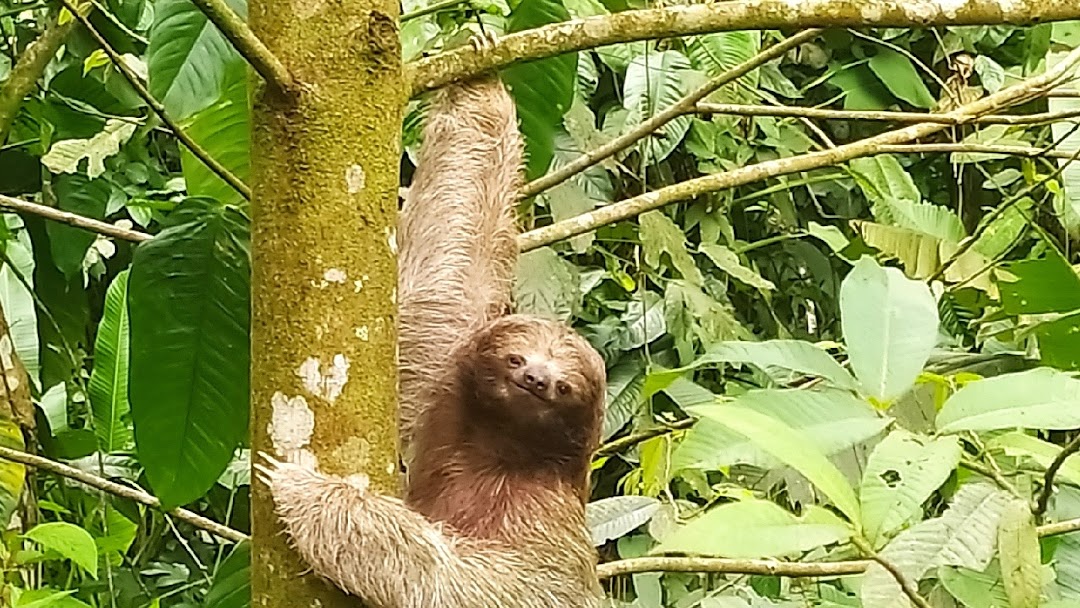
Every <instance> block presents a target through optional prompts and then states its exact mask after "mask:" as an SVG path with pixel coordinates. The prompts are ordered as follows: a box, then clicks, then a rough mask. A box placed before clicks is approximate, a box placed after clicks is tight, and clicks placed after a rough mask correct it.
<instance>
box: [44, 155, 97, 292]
mask: <svg viewBox="0 0 1080 608" xmlns="http://www.w3.org/2000/svg"><path fill="white" fill-rule="evenodd" d="M53 192H55V193H56V202H57V206H58V207H60V209H61V210H63V211H70V212H71V213H77V214H79V215H81V216H83V217H89V218H91V219H102V218H103V217H105V209H106V208H107V207H108V204H109V197H110V196H111V194H112V187H111V186H110V185H109V182H108V181H107V180H106V179H105V178H98V179H89V178H88V177H86V176H85V175H82V174H80V173H75V174H65V175H57V176H56V177H55V178H53ZM45 229H46V230H47V231H48V233H49V245H50V246H51V248H52V256H53V260H54V261H55V262H56V267H57V268H59V269H60V271H61V272H63V273H64V275H65V276H67V277H68V278H71V277H78V276H80V273H81V272H82V265H83V260H84V259H85V258H86V250H87V249H89V248H90V245H92V244H93V243H94V240H95V239H96V238H97V235H95V234H94V233H93V232H90V231H87V230H83V229H81V228H76V227H74V226H68V225H67V224H61V223H59V222H50V223H48V224H46V225H45Z"/></svg>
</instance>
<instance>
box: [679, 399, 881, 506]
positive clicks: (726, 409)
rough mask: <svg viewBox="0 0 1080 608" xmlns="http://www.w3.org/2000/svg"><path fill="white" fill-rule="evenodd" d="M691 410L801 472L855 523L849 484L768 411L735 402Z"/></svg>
mask: <svg viewBox="0 0 1080 608" xmlns="http://www.w3.org/2000/svg"><path fill="white" fill-rule="evenodd" d="M693 413H694V414H696V415H698V416H704V417H707V418H709V419H710V420H713V421H714V422H718V423H720V424H722V425H724V426H726V427H727V428H728V429H730V430H732V431H734V432H736V433H738V434H740V435H742V436H743V437H746V438H747V439H749V440H750V441H752V442H753V443H754V444H755V445H757V447H759V448H761V449H762V450H764V451H766V452H768V453H769V454H770V455H771V456H773V457H774V458H776V459H777V460H779V461H780V462H782V463H784V464H786V465H787V466H789V467H791V468H793V469H795V470H796V471H798V472H799V473H802V474H803V476H804V477H806V478H807V479H808V480H809V481H810V483H812V484H814V486H815V487H817V489H818V490H820V491H821V493H822V494H824V495H825V496H827V497H828V498H829V499H830V500H832V502H833V504H834V505H836V507H837V508H838V509H840V511H841V512H842V513H843V514H844V515H846V516H847V517H848V519H849V520H850V521H851V522H852V523H854V524H856V525H858V523H859V521H860V517H859V501H858V499H857V498H856V497H855V491H854V490H853V489H852V488H851V484H849V483H848V481H847V479H844V475H843V474H842V473H841V472H840V471H839V470H838V469H837V468H836V467H835V466H834V465H833V464H832V463H831V462H829V460H828V459H827V458H825V456H824V455H823V454H822V453H821V452H820V451H818V450H817V449H816V448H815V447H814V444H813V442H811V441H810V440H809V439H807V438H806V437H804V436H803V435H802V434H801V433H798V432H796V431H795V430H794V429H792V428H791V427H790V426H788V425H786V424H784V423H783V422H781V421H780V420H777V419H776V418H773V417H772V416H769V415H768V414H762V413H760V412H757V411H754V410H752V409H750V408H746V407H741V406H738V405H725V406H722V407H716V406H698V407H695V408H693Z"/></svg>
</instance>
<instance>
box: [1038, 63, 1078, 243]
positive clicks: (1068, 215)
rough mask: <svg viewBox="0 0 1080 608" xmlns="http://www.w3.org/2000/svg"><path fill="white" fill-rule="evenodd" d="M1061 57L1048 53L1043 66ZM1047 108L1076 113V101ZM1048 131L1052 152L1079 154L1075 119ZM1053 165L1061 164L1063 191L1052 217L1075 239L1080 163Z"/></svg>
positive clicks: (1060, 100)
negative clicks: (1051, 142)
mask: <svg viewBox="0 0 1080 608" xmlns="http://www.w3.org/2000/svg"><path fill="white" fill-rule="evenodd" d="M1065 55H1066V52H1064V51H1057V52H1054V53H1050V54H1048V56H1047V60H1046V63H1047V66H1050V65H1053V64H1055V63H1057V62H1058V61H1060V60H1062V59H1063V58H1064V57H1065ZM1074 86H1075V85H1074ZM1047 106H1048V108H1047V109H1048V110H1050V111H1051V112H1069V111H1077V110H1080V99H1074V98H1068V97H1051V98H1049V100H1048V101H1047ZM1050 129H1051V132H1052V133H1053V136H1054V137H1053V140H1054V142H1055V145H1054V148H1055V149H1056V150H1058V151H1059V152H1065V153H1068V154H1075V153H1076V152H1077V151H1080V131H1078V130H1077V129H1076V121H1075V120H1061V121H1058V122H1055V123H1053V124H1051V125H1050ZM1057 162H1058V164H1059V165H1061V178H1060V179H1061V182H1062V185H1063V186H1064V188H1063V191H1062V192H1061V193H1060V194H1058V195H1057V196H1055V197H1054V212H1055V213H1054V216H1055V217H1056V218H1057V219H1058V221H1059V222H1061V225H1062V226H1063V227H1064V228H1065V229H1066V230H1067V231H1068V232H1069V234H1071V235H1072V236H1073V237H1074V238H1075V237H1077V236H1078V235H1080V162H1078V161H1076V160H1075V159H1072V160H1070V159H1065V158H1062V159H1058V161H1057Z"/></svg>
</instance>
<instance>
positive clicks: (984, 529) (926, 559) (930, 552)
mask: <svg viewBox="0 0 1080 608" xmlns="http://www.w3.org/2000/svg"><path fill="white" fill-rule="evenodd" d="M1010 500H1012V497H1011V496H1010V495H1009V494H1006V493H1004V492H1002V491H1000V490H998V489H997V488H995V487H994V486H991V485H989V484H983V483H977V484H968V485H965V486H963V487H961V488H960V491H959V492H957V493H956V496H955V497H953V501H952V504H950V505H949V508H948V509H946V510H945V512H944V513H943V514H942V515H941V517H938V518H935V519H928V520H926V521H923V522H921V523H918V524H916V525H915V526H913V527H911V528H908V529H907V530H904V531H903V532H901V533H900V534H899V535H898V536H897V537H896V538H895V539H893V541H892V542H891V543H889V545H888V546H887V547H885V549H884V550H883V551H881V553H880V555H881V558H882V559H883V560H885V561H886V562H888V563H889V564H890V565H892V566H893V567H895V568H896V569H897V570H898V571H899V572H900V573H901V574H903V575H904V577H905V578H906V579H907V580H908V581H910V582H911V583H914V584H916V585H917V584H918V582H919V581H920V580H921V579H922V578H923V576H924V575H926V573H927V572H929V571H930V570H931V569H934V568H936V567H938V566H963V567H965V568H970V569H972V570H977V571H982V570H984V569H985V568H986V567H987V566H988V565H989V563H990V560H991V558H992V557H993V556H994V549H995V544H996V543H995V539H996V537H997V534H996V532H997V528H998V524H999V522H1000V521H1001V514H1002V512H1003V511H1004V510H1005V508H1006V505H1007V504H1008V503H1009V501H1010ZM859 596H860V598H861V599H862V605H863V606H873V607H874V608H908V607H909V606H911V604H910V601H909V600H908V598H907V596H906V595H905V594H904V592H903V590H902V589H901V588H900V585H899V583H897V582H896V578H895V577H894V576H893V575H892V573H890V572H888V571H887V570H885V568H883V567H882V566H880V565H879V564H877V563H873V564H871V565H870V567H869V568H867V570H866V574H865V575H864V576H863V579H862V584H861V585H860V588H859Z"/></svg>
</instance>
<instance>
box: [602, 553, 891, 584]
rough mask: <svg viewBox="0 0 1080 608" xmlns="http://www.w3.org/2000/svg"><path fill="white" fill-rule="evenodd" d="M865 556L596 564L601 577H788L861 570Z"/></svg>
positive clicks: (673, 559)
mask: <svg viewBox="0 0 1080 608" xmlns="http://www.w3.org/2000/svg"><path fill="white" fill-rule="evenodd" d="M869 565H870V562H869V561H868V560H854V561H847V562H817V563H813V562H811V563H801V562H782V561H779V560H774V559H728V558H723V557H635V558H631V559H624V560H619V561H615V562H608V563H606V564H600V566H599V567H598V569H597V574H598V575H599V576H600V578H601V579H605V578H611V577H613V576H618V575H620V574H636V573H640V572H714V573H719V574H760V575H766V576H790V577H806V576H810V577H826V576H828V577H832V576H849V575H853V574H862V573H863V572H865V571H866V568H867V566H869Z"/></svg>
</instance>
